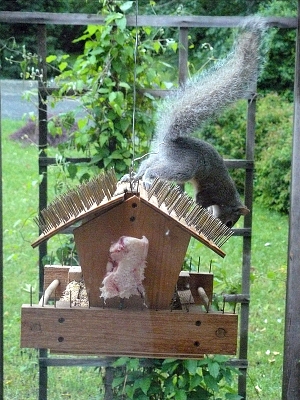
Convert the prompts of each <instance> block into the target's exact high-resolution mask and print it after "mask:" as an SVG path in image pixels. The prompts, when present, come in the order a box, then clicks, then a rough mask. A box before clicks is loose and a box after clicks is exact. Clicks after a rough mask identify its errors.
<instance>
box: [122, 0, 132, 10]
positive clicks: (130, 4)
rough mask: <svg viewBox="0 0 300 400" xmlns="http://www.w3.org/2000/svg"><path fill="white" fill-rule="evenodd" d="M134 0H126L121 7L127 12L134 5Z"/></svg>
mask: <svg viewBox="0 0 300 400" xmlns="http://www.w3.org/2000/svg"><path fill="white" fill-rule="evenodd" d="M132 4H133V1H125V3H124V4H121V5H120V9H121V10H122V11H123V12H125V11H128V10H129V9H130V8H131V7H132Z"/></svg>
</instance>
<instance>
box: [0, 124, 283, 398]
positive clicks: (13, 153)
mask: <svg viewBox="0 0 300 400" xmlns="http://www.w3.org/2000/svg"><path fill="white" fill-rule="evenodd" d="M21 125H22V122H20V121H2V146H3V191H4V194H3V197H4V199H3V212H4V328H5V331H4V341H5V343H4V346H5V352H4V362H5V370H4V371H5V381H4V387H5V399H7V400H14V399H16V400H23V399H32V400H34V399H36V398H37V392H38V369H37V354H36V351H35V350H32V349H20V344H19V342H20V309H21V305H22V304H23V303H29V288H30V286H32V287H33V288H34V289H35V292H34V302H37V301H38V298H37V297H38V296H37V288H38V265H37V262H38V252H37V249H35V250H33V249H32V248H31V246H30V243H31V242H32V241H33V240H34V239H36V237H37V227H36V226H35V224H34V222H33V217H34V216H36V215H37V207H38V197H37V196H38V182H39V177H38V162H37V158H38V149H37V148H36V147H35V146H27V147H22V146H21V145H20V144H19V143H16V142H12V141H11V140H10V139H9V138H8V135H9V134H10V133H12V132H14V131H15V130H16V129H17V128H19V127H20V126H21ZM50 182H51V179H50ZM50 191H51V190H50ZM52 191H53V190H52ZM51 195H53V193H52V194H51ZM253 216H254V226H253V254H252V286H251V303H250V310H251V315H250V327H249V363H250V367H249V370H248V381H247V382H248V389H247V390H248V397H247V398H248V399H249V400H256V399H268V400H279V399H280V397H281V373H282V371H281V370H282V355H283V354H282V353H283V331H284V307H285V306H284V304H285V280H286V259H287V230H288V221H287V218H286V217H285V216H281V215H279V214H277V213H275V212H270V211H269V210H266V209H262V208H260V207H259V206H255V208H254V210H253ZM241 245H242V239H241V238H238V237H234V238H231V239H230V240H229V241H228V242H227V243H226V244H225V245H224V247H223V249H224V251H225V252H226V253H227V256H226V257H225V259H224V260H222V259H219V258H217V256H215V255H214V254H213V253H211V252H210V253H209V254H206V253H205V252H204V251H203V260H204V261H203V265H205V267H203V269H205V268H207V269H208V265H209V259H210V258H213V272H214V274H215V277H216V278H217V280H218V281H216V285H215V288H216V290H217V291H218V289H220V288H221V287H224V285H225V286H227V288H228V290H230V289H231V288H233V287H237V286H239V283H240V279H241ZM191 249H193V250H194V251H195V257H196V258H198V256H199V254H198V253H196V251H197V250H198V248H197V245H196V244H195V243H193V241H192V242H191ZM202 250H203V248H201V259H202ZM220 282H221V283H220ZM48 398H49V400H57V399H64V398H66V399H74V400H75V399H78V400H81V399H82V400H83V399H84V400H86V399H102V398H103V396H102V394H101V376H100V373H99V370H97V369H94V368H83V367H72V368H63V367H57V368H49V396H48Z"/></svg>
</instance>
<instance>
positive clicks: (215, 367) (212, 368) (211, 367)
mask: <svg viewBox="0 0 300 400" xmlns="http://www.w3.org/2000/svg"><path fill="white" fill-rule="evenodd" d="M208 371H209V373H210V375H211V376H212V377H214V378H217V377H218V375H219V372H220V365H219V363H217V362H211V363H209V364H208Z"/></svg>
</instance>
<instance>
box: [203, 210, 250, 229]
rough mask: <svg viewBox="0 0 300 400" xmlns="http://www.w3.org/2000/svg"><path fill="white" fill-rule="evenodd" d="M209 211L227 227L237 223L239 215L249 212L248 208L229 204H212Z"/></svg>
mask: <svg viewBox="0 0 300 400" xmlns="http://www.w3.org/2000/svg"><path fill="white" fill-rule="evenodd" d="M211 211H212V214H213V216H214V217H216V218H218V219H219V220H220V221H221V222H223V224H224V225H226V226H228V228H232V227H233V225H235V224H236V223H237V221H238V220H239V218H240V216H241V215H247V214H249V212H250V210H249V209H248V208H247V207H246V206H244V205H239V206H237V207H234V208H233V207H230V206H216V205H214V206H212V207H211Z"/></svg>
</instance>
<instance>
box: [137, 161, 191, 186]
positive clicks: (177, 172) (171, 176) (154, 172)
mask: <svg viewBox="0 0 300 400" xmlns="http://www.w3.org/2000/svg"><path fill="white" fill-rule="evenodd" d="M179 161H180V160H179ZM155 178H160V179H162V180H165V181H170V182H176V183H178V184H181V183H185V182H188V181H190V180H191V179H192V178H193V173H192V171H190V170H189V169H188V168H186V169H183V168H182V164H181V163H180V162H178V164H177V163H172V165H169V164H164V163H163V162H162V161H160V163H159V164H156V165H154V166H151V167H149V168H147V169H146V171H145V173H144V175H143V184H144V186H145V188H146V189H149V187H150V186H151V184H152V182H153V181H154V179H155Z"/></svg>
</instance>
